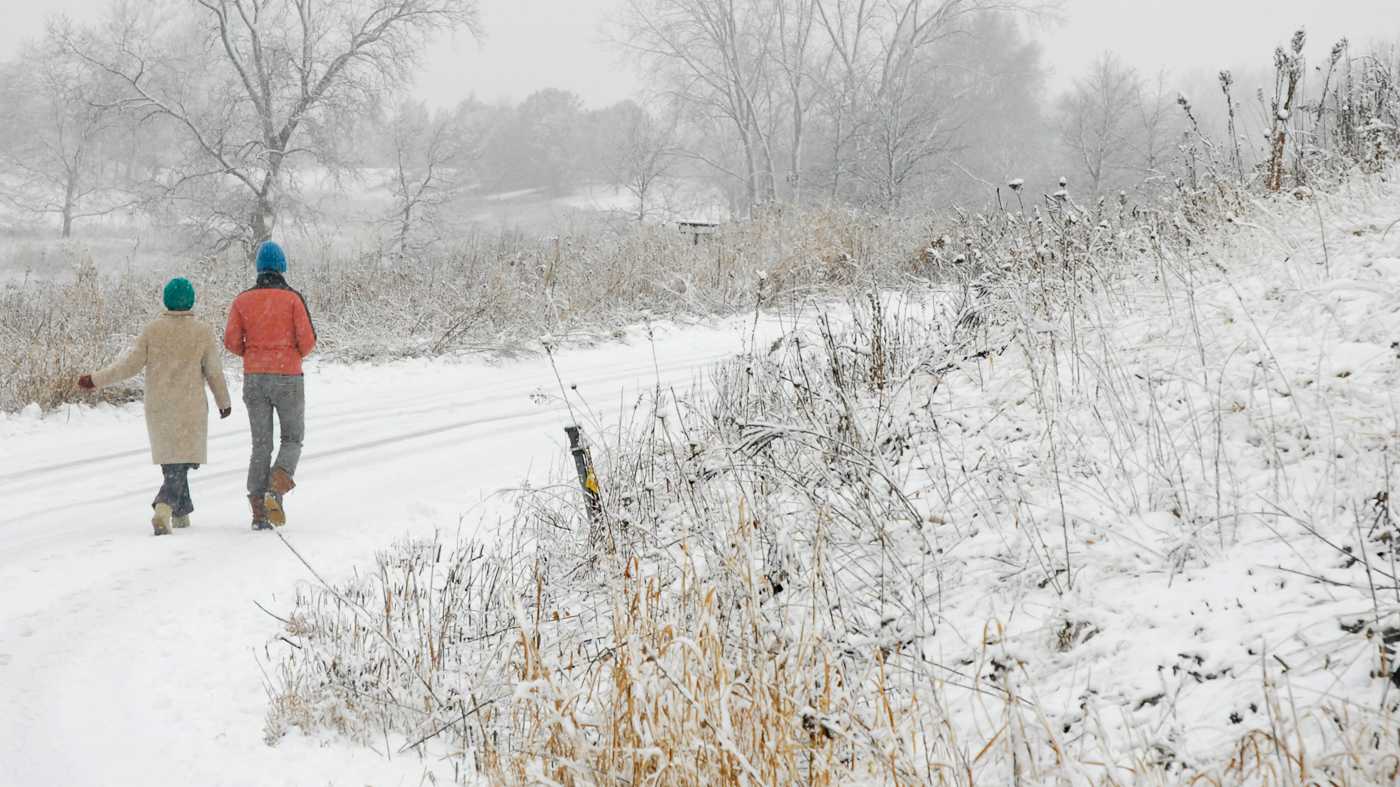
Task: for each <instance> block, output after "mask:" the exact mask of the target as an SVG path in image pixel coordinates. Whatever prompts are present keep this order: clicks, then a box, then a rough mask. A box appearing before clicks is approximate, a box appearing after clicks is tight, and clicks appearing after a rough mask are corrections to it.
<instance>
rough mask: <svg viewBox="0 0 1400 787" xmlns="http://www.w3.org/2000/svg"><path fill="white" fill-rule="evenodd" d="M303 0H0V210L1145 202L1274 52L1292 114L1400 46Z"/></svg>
mask: <svg viewBox="0 0 1400 787" xmlns="http://www.w3.org/2000/svg"><path fill="white" fill-rule="evenodd" d="M308 2H310V0H270V1H269V2H264V3H262V4H260V5H259V6H257V8H258V13H257V14H256V15H255V14H252V13H251V12H250V10H249V9H252V8H253V7H254V6H253V5H252V4H250V3H245V4H242V5H240V3H239V2H237V0H168V1H167V0H158V1H157V2H141V3H132V2H127V3H114V2H109V1H107V0H54V2H51V3H48V4H30V5H29V6H26V7H24V8H16V9H10V10H8V11H7V25H6V28H5V29H4V30H3V31H2V32H0V58H3V66H0V101H3V102H4V105H5V107H6V109H7V111H6V112H5V113H4V117H3V118H0V228H3V229H4V230H5V231H6V232H8V233H9V234H11V235H14V236H19V237H24V238H47V237H53V238H67V237H78V238H87V239H91V240H93V241H94V242H96V240H97V239H101V238H112V237H123V238H125V237H132V236H134V235H138V234H142V233H145V234H150V233H151V232H152V231H154V230H159V234H160V235H161V236H162V237H165V238H168V239H172V241H171V242H173V243H178V244H183V247H184V248H196V249H200V250H203V251H219V250H242V251H246V250H248V249H250V248H252V247H254V246H255V245H256V244H257V243H258V242H259V241H261V240H263V239H266V238H269V237H274V236H276V237H284V236H286V235H289V234H293V233H295V234H298V235H300V236H302V237H305V238H307V239H319V242H322V243H325V244H331V243H332V240H330V239H334V243H335V244H338V246H339V247H341V248H348V249H350V250H353V251H360V252H365V251H371V252H419V251H423V250H426V249H430V248H434V247H446V246H450V245H451V243H452V242H453V239H454V238H461V237H463V236H464V235H466V234H470V233H475V232H481V231H489V232H499V231H501V230H502V229H509V228H514V227H526V228H534V229H542V230H545V231H551V232H552V231H558V229H559V228H560V227H561V226H568V227H576V226H578V225H580V224H589V225H592V224H600V225H604V226H612V227H618V226H626V225H627V224H630V223H636V222H643V223H653V222H671V221H678V220H680V221H686V220H689V221H705V222H719V221H724V220H728V219H731V218H736V217H749V216H754V215H757V214H760V213H762V212H763V211H768V210H773V209H780V208H781V207H782V206H785V205H818V204H838V205H846V206H851V207H853V208H855V209H858V210H864V211H869V212H872V213H874V214H881V213H894V214H904V213H910V212H917V211H926V210H930V209H940V210H941V209H950V208H962V209H969V210H980V209H983V208H986V207H987V206H989V205H995V204H997V202H998V201H999V200H1000V201H1007V200H1011V199H1012V198H1013V196H1014V198H1016V199H1020V200H1024V199H1026V198H1027V197H1029V198H1031V199H1033V200H1034V199H1040V198H1042V197H1043V195H1048V194H1054V193H1057V192H1062V191H1063V192H1067V193H1068V194H1069V195H1071V196H1073V197H1075V198H1079V199H1084V200H1088V199H1093V198H1097V197H1099V196H1104V195H1109V196H1115V197H1116V196H1118V195H1120V194H1121V195H1122V197H1123V198H1124V199H1133V200H1137V199H1141V198H1143V197H1145V196H1147V195H1150V194H1151V193H1152V192H1153V190H1154V189H1162V188H1171V187H1172V185H1173V183H1174V182H1175V181H1177V180H1179V179H1181V178H1182V177H1183V176H1187V175H1188V174H1189V173H1188V170H1189V169H1190V167H1192V166H1195V165H1194V163H1192V162H1191V161H1187V160H1186V159H1188V158H1191V156H1192V154H1191V153H1190V152H1189V150H1188V149H1187V148H1186V147H1183V144H1184V141H1185V140H1188V138H1194V139H1196V140H1198V142H1197V143H1193V144H1203V143H1202V142H1200V141H1201V140H1212V142H1211V143H1210V144H1213V145H1216V146H1219V147H1221V148H1222V149H1224V148H1238V150H1236V151H1234V152H1233V153H1232V154H1231V156H1232V158H1231V161H1233V162H1234V165H1235V166H1236V167H1238V168H1239V169H1240V171H1241V173H1243V172H1244V171H1245V170H1246V169H1250V168H1253V167H1254V166H1255V165H1256V161H1255V158H1256V157H1257V155H1258V154H1257V152H1256V151H1257V150H1259V149H1260V148H1261V146H1262V145H1263V144H1264V141H1265V140H1266V138H1267V137H1268V135H1269V134H1270V133H1271V130H1272V128H1273V126H1274V122H1275V118H1274V117H1273V114H1274V109H1273V107H1274V104H1277V103H1278V91H1279V90H1280V89H1281V86H1280V85H1278V84H1277V74H1278V70H1277V68H1276V66H1277V63H1276V55H1275V48H1276V47H1284V49H1285V51H1292V50H1291V49H1290V48H1291V47H1293V46H1294V45H1295V44H1296V45H1297V46H1298V56H1299V57H1301V58H1303V59H1304V60H1305V62H1306V66H1305V67H1301V68H1302V69H1303V71H1302V72H1300V73H1305V76H1304V77H1303V79H1302V84H1301V87H1300V88H1299V91H1300V92H1299V94H1298V96H1299V105H1300V106H1301V105H1305V104H1306V101H1307V98H1308V96H1310V95H1311V96H1312V97H1313V98H1314V99H1315V98H1316V97H1317V96H1318V95H1321V94H1322V91H1324V90H1336V89H1337V85H1338V84H1340V82H1339V81H1338V80H1341V79H1342V77H1343V76H1344V74H1345V73H1346V64H1347V63H1349V62H1351V61H1352V60H1355V59H1358V58H1368V59H1370V60H1377V59H1379V60H1381V61H1386V62H1393V61H1394V56H1395V55H1394V50H1393V48H1392V47H1391V46H1390V43H1391V42H1394V41H1395V40H1397V38H1400V4H1393V3H1386V2H1379V0H1373V1H1371V2H1361V1H1359V0H1350V1H1349V2H1333V3H1328V4H1325V6H1326V7H1325V8H1324V7H1323V6H1324V4H1320V3H1316V2H1304V1H1303V0H1284V1H1282V2H1280V1H1274V2H1262V1H1261V2H1254V1H1253V0H1250V1H1249V2H1231V3H1220V2H1215V3H1209V2H1204V1H1203V0H1183V1H1182V2H1172V3H1167V2H1161V3H1152V4H1147V3H1136V2H1134V3H1126V2H1121V0H1118V1H1114V0H1065V1H1064V2H1055V1H1054V0H1016V1H1015V2H1005V1H1004V0H997V1H996V2H991V1H990V0H873V1H872V0H867V1H866V2H861V1H860V0H749V1H748V2H743V3H730V4H719V3H715V2H713V0H609V1H608V2H600V3H591V2H570V1H569V0H539V1H538V2H508V1H507V0H484V1H483V2H473V1H472V0H373V2H357V3H348V2H341V1H340V0H321V1H320V2H317V3H315V4H314V10H315V13H314V14H301V13H299V9H301V8H302V7H303V5H304V4H306V3H308ZM1300 28H1302V29H1305V30H1306V36H1305V38H1304V39H1302V40H1295V39H1294V34H1295V31H1297V30H1299V29H1300ZM1343 37H1347V38H1348V40H1347V43H1346V44H1345V45H1341V46H1338V44H1339V42H1341V41H1342V39H1343ZM1387 59H1388V60H1387ZM1300 62H1301V61H1300ZM1222 71H1225V72H1227V73H1225V74H1222ZM1227 93H1228V95H1229V96H1230V102H1227V100H1226V95H1227ZM1231 110H1233V111H1231ZM1193 134H1194V137H1193V136H1192V135H1193ZM1062 181H1063V182H1062ZM1013 182H1015V183H1016V186H1017V188H1016V189H1014V190H1013V189H1012V188H1011V187H1010V184H1011V183H1013ZM1022 184H1024V185H1022Z"/></svg>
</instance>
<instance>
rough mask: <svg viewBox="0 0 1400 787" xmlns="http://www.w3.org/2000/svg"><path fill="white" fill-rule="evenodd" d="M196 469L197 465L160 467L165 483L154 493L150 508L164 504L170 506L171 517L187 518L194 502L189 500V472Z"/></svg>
mask: <svg viewBox="0 0 1400 787" xmlns="http://www.w3.org/2000/svg"><path fill="white" fill-rule="evenodd" d="M198 469H199V465H197V464H187V463H186V464H175V465H161V466H160V471H161V472H162V473H164V474H165V483H163V484H161V485H160V491H159V492H157V493H156V499H155V500H152V501H151V507H152V508H155V506H156V504H157V503H165V504H166V505H168V506H170V510H171V512H172V513H171V516H189V514H190V512H191V511H193V510H194V501H193V500H191V499H190V478H189V472H190V471H191V470H198Z"/></svg>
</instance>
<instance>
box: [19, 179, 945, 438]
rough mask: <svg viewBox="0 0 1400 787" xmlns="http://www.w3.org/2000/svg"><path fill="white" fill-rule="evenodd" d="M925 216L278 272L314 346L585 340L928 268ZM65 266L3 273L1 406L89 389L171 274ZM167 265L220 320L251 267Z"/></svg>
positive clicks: (331, 353)
mask: <svg viewBox="0 0 1400 787" xmlns="http://www.w3.org/2000/svg"><path fill="white" fill-rule="evenodd" d="M926 225H927V222H926V221H922V220H914V219H898V220H896V219H876V218H874V217H872V216H869V215H867V214H864V213H862V212H860V211H856V210H853V209H848V208H841V207H830V208H815V209H805V208H804V209H792V210H788V211H784V212H776V211H775V212H773V213H772V214H771V215H767V216H765V217H763V218H761V219H758V220H754V221H750V222H743V223H735V224H732V225H728V226H726V227H725V228H724V232H723V233H722V234H720V235H718V236H714V237H712V238H710V239H707V240H706V241H705V242H704V243H700V244H693V243H692V242H691V240H690V237H689V236H688V235H682V234H681V233H678V232H676V231H675V230H674V229H673V228H666V227H632V228H631V229H629V230H627V231H625V232H619V233H612V232H602V231H588V232H580V233H579V234H577V235H573V236H570V235H563V236H558V237H539V236H531V235H524V234H521V233H516V232H503V233H501V234H499V235H496V236H479V237H474V238H470V239H468V240H466V241H464V242H463V243H462V244H461V245H460V246H459V247H457V248H455V249H452V250H449V251H443V252H438V253H433V254H429V255H426V256H420V257H413V256H401V255H400V256H385V255H364V256H358V257H351V258H329V259H321V258H317V257H316V256H315V255H313V254H300V253H297V252H298V250H296V249H293V250H292V251H293V254H292V267H291V270H290V271H289V273H288V281H289V283H290V284H292V286H294V287H295V288H297V289H298V290H300V291H301V292H302V293H303V294H304V295H305V296H306V299H307V303H308V305H309V306H310V309H311V313H312V318H313V320H314V322H315V324H316V328H317V331H318V333H319V336H320V349H319V351H318V352H319V354H320V357H322V358H330V359H338V360H347V361H355V360H368V359H378V358H395V357H406V356H432V355H442V354H449V353H455V352H473V351H481V352H494V353H511V352H518V351H521V350H522V349H523V348H525V347H527V346H529V345H533V344H534V341H535V339H536V338H537V337H539V336H540V335H542V334H544V333H550V334H553V335H556V336H565V337H568V336H572V337H576V338H579V339H589V338H592V337H599V336H607V335H608V334H610V333H611V332H613V331H616V330H618V329H620V328H621V327H622V326H624V325H627V324H631V323H634V322H637V321H639V320H641V319H642V318H643V317H645V316H647V315H655V316H668V317H680V318H684V317H699V316H708V315H715V314H729V313H733V312H734V311H736V310H740V309H746V308H752V307H753V306H754V305H755V304H757V303H759V302H760V299H761V300H762V302H763V304H764V305H766V306H776V305H780V304H783V303H789V302H792V301H793V300H795V299H799V298H803V297H807V296H811V295H826V296H829V297H836V298H840V297H842V296H843V295H844V294H846V293H848V292H851V291H854V289H858V288H859V287H862V286H866V285H867V283H868V282H870V281H872V280H873V281H878V282H882V283H886V284H893V283H896V282H898V281H900V280H902V279H905V278H907V277H909V276H911V275H917V276H928V275H931V274H932V273H934V272H935V270H934V269H935V268H936V267H937V266H936V265H934V264H933V261H932V260H929V259H925V258H923V257H921V256H920V255H919V253H918V249H919V248H920V247H921V245H922V243H923V235H924V234H925V227H926ZM172 266H173V267H172ZM74 267H75V268H76V269H77V270H78V271H79V274H80V275H79V276H78V280H77V282H76V283H65V282H59V281H54V280H26V281H23V282H18V283H12V284H8V285H6V286H5V289H4V291H3V298H4V306H5V308H4V310H3V311H0V411H17V410H19V409H20V408H22V407H24V406H25V405H27V404H28V403H30V402H38V403H39V404H40V405H41V406H43V407H45V408H51V407H56V406H58V405H59V404H61V403H63V402H69V401H90V400H91V397H92V396H93V395H92V394H85V393H81V392H79V390H78V389H77V387H76V380H77V376H78V375H80V374H82V373H83V372H88V371H93V370H95V369H96V368H98V367H100V366H101V365H103V364H105V363H107V362H110V361H111V360H113V359H114V358H115V357H116V355H117V354H118V353H119V352H120V351H121V350H122V349H124V348H125V346H126V343H127V342H128V341H129V339H130V337H132V336H135V335H136V333H137V332H138V331H139V330H140V327H141V325H142V324H143V323H144V322H145V321H147V320H149V319H151V318H153V317H155V316H156V315H157V314H159V313H160V309H161V305H160V304H161V299H160V292H161V288H162V287H163V286H164V284H165V281H166V276H167V274H165V273H156V272H143V271H137V270H133V269H127V270H124V271H122V272H120V273H117V274H107V275H100V274H99V273H98V272H97V271H96V270H95V269H94V268H93V267H92V266H91V265H87V264H85V263H81V262H80V263H79V264H77V265H75V266H74ZM166 267H167V269H168V270H176V271H178V272H179V274H180V275H183V276H185V277H186V278H188V279H190V281H191V282H193V284H194V285H195V289H196V291H197V293H198V301H197V305H196V312H197V313H198V314H199V315H200V316H201V317H202V318H203V319H206V320H208V321H209V322H211V323H213V324H214V325H215V326H216V327H217V328H222V326H223V319H224V317H225V316H226V315H227V313H228V305H229V303H231V302H232V301H233V298H234V297H235V296H236V295H237V294H238V293H239V292H241V291H242V290H244V289H246V288H247V287H249V286H251V284H252V280H253V272H252V271H251V270H250V268H249V266H247V265H246V264H243V263H242V262H237V261H227V260H214V259H205V260H197V261H194V262H190V263H188V264H180V265H175V264H174V263H171V264H170V265H167V266H166ZM133 390H135V392H136V393H137V394H138V395H139V389H133Z"/></svg>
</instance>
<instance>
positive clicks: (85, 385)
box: [78, 374, 97, 391]
mask: <svg viewBox="0 0 1400 787" xmlns="http://www.w3.org/2000/svg"><path fill="white" fill-rule="evenodd" d="M78 387H79V388H81V389H83V390H84V391H91V390H92V389H93V388H96V387H97V386H95V385H93V384H92V375H90V374H85V375H83V376H82V377H79V378H78Z"/></svg>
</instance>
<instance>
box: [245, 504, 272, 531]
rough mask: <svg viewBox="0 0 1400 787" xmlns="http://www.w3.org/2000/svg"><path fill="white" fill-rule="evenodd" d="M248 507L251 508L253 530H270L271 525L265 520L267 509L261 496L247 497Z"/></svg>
mask: <svg viewBox="0 0 1400 787" xmlns="http://www.w3.org/2000/svg"><path fill="white" fill-rule="evenodd" d="M248 505H250V506H252V507H253V529H254V530H271V529H272V523H271V522H270V521H268V518H267V507H266V506H264V505H263V498H262V496H261V495H248Z"/></svg>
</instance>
